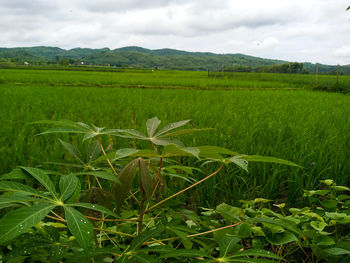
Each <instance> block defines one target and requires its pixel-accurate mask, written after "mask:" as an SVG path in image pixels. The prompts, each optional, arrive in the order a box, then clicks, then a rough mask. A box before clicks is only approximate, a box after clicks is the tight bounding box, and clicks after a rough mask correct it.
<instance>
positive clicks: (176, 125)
mask: <svg viewBox="0 0 350 263" xmlns="http://www.w3.org/2000/svg"><path fill="white" fill-rule="evenodd" d="M190 121H191V120H183V121H178V122H174V123H169V124H168V125H166V126H165V127H164V128H163V129H161V130H160V131H159V132H157V133H156V135H155V137H159V136H160V135H162V134H164V133H166V132H168V131H171V130H174V129H176V128H180V127H182V126H184V125H186V124H187V123H189V122H190Z"/></svg>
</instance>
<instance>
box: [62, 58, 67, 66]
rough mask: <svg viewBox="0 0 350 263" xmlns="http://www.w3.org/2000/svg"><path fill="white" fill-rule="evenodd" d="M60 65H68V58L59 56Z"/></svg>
mask: <svg viewBox="0 0 350 263" xmlns="http://www.w3.org/2000/svg"><path fill="white" fill-rule="evenodd" d="M60 65H62V66H68V65H69V59H67V58H61V60H60Z"/></svg>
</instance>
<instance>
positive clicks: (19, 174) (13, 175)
mask: <svg viewBox="0 0 350 263" xmlns="http://www.w3.org/2000/svg"><path fill="white" fill-rule="evenodd" d="M29 178H30V177H29V176H28V175H27V174H26V173H25V172H24V171H23V170H22V169H21V168H15V169H13V170H12V171H11V172H9V173H8V174H3V175H1V176H0V180H14V179H20V180H26V179H29Z"/></svg>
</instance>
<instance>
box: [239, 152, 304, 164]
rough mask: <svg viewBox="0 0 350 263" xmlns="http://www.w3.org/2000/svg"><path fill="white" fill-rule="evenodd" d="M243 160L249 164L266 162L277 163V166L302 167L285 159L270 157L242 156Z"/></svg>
mask: <svg viewBox="0 0 350 263" xmlns="http://www.w3.org/2000/svg"><path fill="white" fill-rule="evenodd" d="M241 158H242V159H244V160H246V161H248V162H264V163H277V164H285V165H289V166H295V167H301V166H300V165H297V164H295V163H293V162H290V161H286V160H283V159H279V158H275V157H269V156H260V155H242V156H241Z"/></svg>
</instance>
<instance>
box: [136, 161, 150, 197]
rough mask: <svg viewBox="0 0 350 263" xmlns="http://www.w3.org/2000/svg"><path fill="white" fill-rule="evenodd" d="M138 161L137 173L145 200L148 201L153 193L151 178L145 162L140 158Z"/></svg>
mask: <svg viewBox="0 0 350 263" xmlns="http://www.w3.org/2000/svg"><path fill="white" fill-rule="evenodd" d="M138 160H139V173H140V179H141V185H142V188H143V190H144V191H145V194H146V196H147V199H148V200H150V199H151V197H152V192H153V181H152V177H151V175H150V173H149V171H148V167H147V164H146V162H145V160H143V159H142V158H139V159H138Z"/></svg>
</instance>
